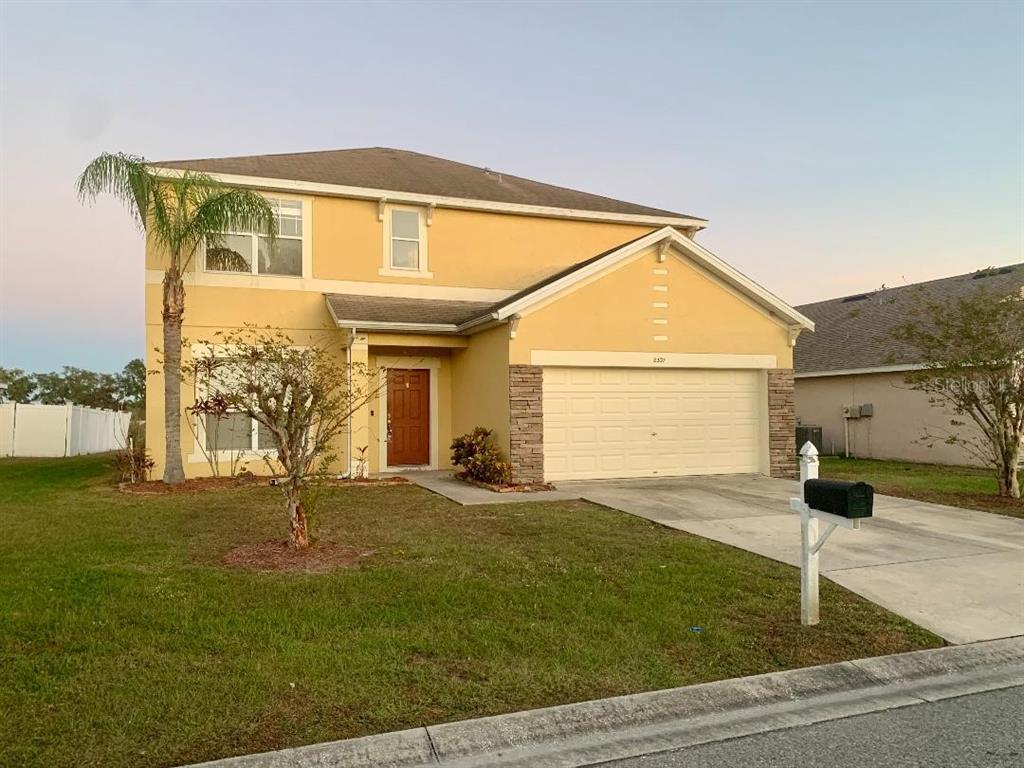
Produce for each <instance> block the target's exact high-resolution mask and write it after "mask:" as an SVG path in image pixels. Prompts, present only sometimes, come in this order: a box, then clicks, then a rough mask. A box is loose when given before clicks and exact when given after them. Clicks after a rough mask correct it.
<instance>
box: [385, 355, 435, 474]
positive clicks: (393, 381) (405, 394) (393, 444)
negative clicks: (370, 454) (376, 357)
mask: <svg viewBox="0 0 1024 768" xmlns="http://www.w3.org/2000/svg"><path fill="white" fill-rule="evenodd" d="M429 463H430V371H427V370H418V369H417V370H402V369H396V368H391V369H389V370H388V464H389V465H390V466H392V467H399V466H403V465H413V464H429Z"/></svg>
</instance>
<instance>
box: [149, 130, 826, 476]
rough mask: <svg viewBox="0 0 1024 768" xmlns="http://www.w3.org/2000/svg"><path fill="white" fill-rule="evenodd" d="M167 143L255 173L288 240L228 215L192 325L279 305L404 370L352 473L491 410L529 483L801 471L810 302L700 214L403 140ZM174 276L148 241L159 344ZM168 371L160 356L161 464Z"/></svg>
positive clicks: (190, 305)
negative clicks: (411, 146) (270, 238)
mask: <svg viewBox="0 0 1024 768" xmlns="http://www.w3.org/2000/svg"><path fill="white" fill-rule="evenodd" d="M156 165H157V166H158V167H159V168H161V169H163V172H164V173H167V174H174V173H180V172H181V171H182V169H186V168H191V169H198V170H202V171H205V172H207V173H210V174H212V175H214V176H216V177H217V178H219V179H220V180H221V181H223V182H225V183H228V184H232V185H238V186H243V187H249V188H253V189H257V190H259V191H260V192H261V193H263V194H265V195H266V196H267V197H268V198H269V199H270V200H271V201H272V203H273V205H274V206H275V208H276V209H277V211H278V215H279V230H280V236H279V238H278V240H277V241H276V244H275V245H274V246H273V247H270V246H269V245H268V244H267V243H266V242H265V241H264V240H263V238H261V237H259V236H258V235H256V234H253V233H246V232H238V233H232V234H230V235H229V236H228V238H227V245H228V247H229V248H230V249H231V250H232V251H233V252H234V253H236V254H238V255H240V256H241V257H242V258H241V259H237V258H236V259H234V260H232V261H231V262H230V263H225V262H224V261H223V260H218V259H215V258H212V257H210V256H209V255H208V254H199V255H198V257H197V259H196V260H195V263H193V264H191V265H190V269H189V272H188V273H187V275H186V278H185V283H186V312H185V325H184V328H183V336H184V338H185V339H187V340H190V341H192V342H195V341H197V340H202V339H207V338H210V337H211V336H212V334H213V333H215V332H216V331H218V330H228V329H231V328H236V327H239V326H241V325H243V324H244V323H255V324H258V325H270V326H274V327H279V328H281V329H282V330H284V331H285V332H286V333H288V334H289V335H290V336H291V337H292V338H293V339H295V340H296V342H297V343H300V342H302V341H303V340H307V342H308V341H309V340H316V341H320V342H324V341H330V342H332V343H336V344H337V347H338V350H339V353H338V354H339V358H338V359H339V368H338V378H339V385H341V384H342V381H343V375H344V368H345V366H344V361H345V360H346V358H347V359H349V360H352V361H355V362H363V363H366V364H367V365H368V366H370V367H371V368H378V367H379V368H386V369H387V374H386V375H387V385H386V386H385V387H383V388H382V390H381V394H380V397H379V399H378V400H377V401H375V402H372V403H370V404H369V405H368V406H367V407H366V408H363V409H362V410H360V411H359V412H357V413H356V415H355V417H354V418H353V420H352V424H351V429H350V433H349V434H348V435H346V437H345V440H344V441H343V442H344V444H343V445H340V446H339V447H338V453H339V455H340V457H341V459H340V466H339V471H340V472H345V471H349V470H350V469H351V468H352V467H353V466H354V465H355V464H356V459H357V457H358V455H359V453H360V451H359V449H365V450H364V454H365V456H366V459H367V462H368V470H369V471H370V472H383V471H390V470H393V469H398V468H414V467H418V468H445V467H448V466H449V450H448V447H449V445H450V443H451V440H452V438H453V436H457V435H460V434H462V433H465V432H468V431H469V430H471V429H472V428H473V427H475V426H478V425H479V426H484V427H488V428H491V429H493V430H494V431H495V434H496V437H497V441H498V444H499V446H500V447H501V449H502V450H503V451H504V452H505V454H506V455H507V456H508V457H509V460H510V462H511V464H512V467H513V474H514V478H515V479H516V480H517V481H519V482H537V481H541V480H548V481H552V480H555V481H557V480H565V479H584V478H615V477H651V476H672V475H687V474H715V473H718V474H723V473H763V474H771V475H774V476H790V475H791V474H792V473H793V471H794V468H795V455H794V423H795V421H794V412H793V345H794V343H795V341H796V338H797V336H798V335H799V333H800V332H801V331H802V330H803V329H812V328H813V324H812V323H811V321H810V320H808V319H807V318H806V317H804V316H803V315H801V314H800V313H799V312H797V311H796V310H794V309H793V308H792V307H790V306H789V305H787V304H786V303H785V302H783V301H782V300H780V299H779V298H777V297H775V296H773V295H772V294H771V293H769V292H768V291H767V290H765V289H764V288H762V287H760V286H759V285H757V284H755V283H754V282H753V281H751V280H750V279H748V278H746V277H744V276H743V275H742V274H740V273H739V272H737V271H736V270H735V269H733V268H732V267H730V266H729V265H728V264H726V263H724V262H723V261H721V260H720V259H718V258H717V257H716V256H714V255H713V254H712V253H710V252H709V251H708V250H707V249H706V248H704V247H703V246H701V245H700V244H699V243H698V242H696V241H695V237H696V235H697V233H698V232H699V231H700V230H701V229H703V228H704V227H705V226H706V225H707V221H705V220H704V219H700V218H696V217H693V216H687V215H683V214H678V213H673V212H670V211H665V210H659V209H655V208H650V207H647V206H642V205H635V204H632V203H627V202H622V201H619V200H613V199H610V198H606V197H601V196H598V195H591V194H587V193H583V192H578V191H575V190H570V189H565V188H561V187H555V186H551V185H548V184H542V183H539V182H535V181H530V180H528V179H523V178H518V177H515V176H510V175H508V174H505V173H499V172H496V171H492V170H490V169H487V168H478V167H474V166H469V165H464V164H462V163H456V162H452V161H449V160H443V159H440V158H436V157H430V156H427V155H422V154H418V153H414V152H405V151H400V150H394V149H385V148H372V149H350V150H339V151H329V152H309V153H300V154H287V155H262V156H250V157H233V158H222V159H209V160H189V161H177V162H166V163H158V164H156ZM161 278H162V272H161V263H160V257H159V254H158V253H156V251H155V250H154V249H153V248H147V271H146V327H147V348H148V349H150V350H153V349H154V348H156V347H158V346H159V344H160V340H161V335H160V328H161V317H160V309H161V287H160V281H161ZM184 353H185V355H186V356H187V355H188V354H189V348H188V346H187V345H186V349H185V350H184ZM150 357H151V359H150V360H148V361H147V362H148V366H149V367H150V369H158V368H159V363H158V361H157V360H156V359H155V358H156V355H155V353H153V352H151V353H150ZM185 389H187V385H186V387H185V388H183V393H182V399H183V402H184V403H186V404H187V403H188V402H189V399H190V397H191V390H190V389H188V391H184V390H185ZM162 391H163V382H162V380H161V377H159V376H151V377H150V378H149V382H148V392H147V410H148V413H147V429H148V432H147V445H148V446H149V448H150V450H151V452H152V454H153V457H154V459H155V460H156V462H157V469H156V472H157V474H159V473H160V472H161V471H162V469H163V459H164V456H163V450H164V448H163V446H164V435H163V419H162V417H161V414H162V409H163V402H162V400H163V395H162ZM182 419H183V421H182V443H183V451H182V452H183V461H184V464H185V468H186V474H188V475H190V476H196V475H202V474H206V473H208V472H209V467H208V465H207V462H206V460H205V458H204V456H203V451H202V450H201V449H202V447H203V446H202V445H201V441H203V440H204V436H203V432H204V427H203V424H201V423H199V424H197V423H195V422H194V421H192V422H190V421H189V417H188V416H187V415H183V417H182ZM237 434H238V435H240V437H239V438H238V439H239V440H240V441H241V443H239V445H236V446H235V447H236V448H239V447H240V448H244V449H248V450H250V451H251V452H252V454H253V455H254V456H258V455H259V454H260V453H261V452H262V451H265V450H266V449H267V446H266V445H261V436H260V434H259V431H258V430H257V429H255V428H252V429H251V430H249V428H248V427H245V428H244V429H242V430H241V431H239V432H238V433H237ZM242 444H244V445H242ZM252 465H253V467H252V468H253V469H254V470H258V464H257V463H256V462H252Z"/></svg>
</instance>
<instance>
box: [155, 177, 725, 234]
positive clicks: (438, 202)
mask: <svg viewBox="0 0 1024 768" xmlns="http://www.w3.org/2000/svg"><path fill="white" fill-rule="evenodd" d="M150 167H151V168H153V170H155V171H156V172H157V173H158V174H159V175H161V176H167V177H169V178H177V177H179V176H181V175H182V173H184V171H183V170H182V169H180V168H163V167H161V166H159V165H152V166H150ZM207 175H208V176H210V177H212V178H214V179H216V180H217V181H220V182H221V183H223V184H227V185H230V186H236V187H251V188H253V189H262V190H269V191H278V192H293V193H296V194H307V195H322V196H325V197H351V198H356V199H361V200H386V201H387V202H389V203H408V204H411V205H434V206H437V207H439V208H460V209H464V210H473V211H492V212H495V213H510V214H515V215H519V216H542V217H547V218H556V219H579V220H582V221H614V222H621V223H625V224H648V225H651V226H657V225H663V226H676V227H693V228H694V229H697V230H700V229H704V228H705V227H707V225H708V221H707V219H698V218H693V217H688V216H651V215H646V214H639V213H609V212H606V211H588V210H585V209H580V208H555V207H552V206H547V205H524V204H522V203H501V202H496V201H491V200H473V199H470V198H464V197H448V196H444V195H425V194H422V193H419V192H399V191H397V190H393V189H373V188H370V187H350V186H346V185H344V184H325V183H323V182H318V181H294V180H292V179H272V178H266V177H263V176H241V175H238V174H232V173H207Z"/></svg>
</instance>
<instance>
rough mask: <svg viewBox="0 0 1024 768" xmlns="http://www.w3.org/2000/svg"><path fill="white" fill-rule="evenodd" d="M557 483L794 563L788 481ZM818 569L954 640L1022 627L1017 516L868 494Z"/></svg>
mask: <svg viewBox="0 0 1024 768" xmlns="http://www.w3.org/2000/svg"><path fill="white" fill-rule="evenodd" d="M559 489H560V490H562V491H569V492H573V493H576V494H578V495H579V496H580V497H581V498H584V499H587V500H589V501H592V502H595V503H597V504H602V505H604V506H607V507H612V508H613V509H618V510H621V511H623V512H628V513H629V514H632V515H639V516H640V517H644V518H647V519H648V520H653V521H654V522H657V523H661V524H662V525H666V526H668V527H670V528H677V529H679V530H681V531H688V532H689V533H694V534H697V535H698V536H704V537H706V538H709V539H714V540H715V541H721V542H723V543H725V544H730V545H732V546H734V547H739V548H740V549H745V550H748V551H750V552H755V553H757V554H759V555H763V556H765V557H770V558H772V559H773V560H779V561H781V562H784V563H788V564H790V565H795V566H799V565H800V518H799V516H798V515H796V514H794V513H792V512H790V511H789V499H790V497H791V496H796V495H799V490H798V483H797V482H796V481H791V480H773V479H770V478H767V477H762V476H717V477H689V478H671V479H661V480H610V481H601V482H573V483H560V484H559ZM821 574H822V575H823V576H826V577H827V578H829V579H831V580H832V581H834V582H836V583H837V584H841V585H842V586H844V587H846V588H847V589H849V590H851V591H852V592H856V593H857V594H858V595H861V596H863V597H866V598H867V599H868V600H871V601H872V602H874V603H877V604H878V605H881V606H884V607H885V608H888V609H889V610H890V611H892V612H893V613H898V614H899V615H901V616H905V617H906V618H908V619H910V620H911V621H913V622H914V623H916V624H920V625H921V626H922V627H926V628H927V629H930V630H931V631H932V632H935V633H936V634H937V635H940V636H942V637H943V638H945V639H946V640H948V641H949V642H952V643H969V642H975V641H978V640H991V639H995V638H1000V637H1010V636H1013V635H1022V634H1024V520H1018V519H1014V518H1009V517H1002V516H999V515H994V514H990V513H987V512H975V511H973V510H968V509H959V508H956V507H945V506H941V505H938V504H928V503H925V502H920V501H913V500H910V499H898V498H894V497H892V496H875V507H874V517H873V518H872V519H871V520H869V521H867V522H865V523H864V525H862V526H861V529H860V530H859V531H851V530H844V529H838V530H836V531H835V532H834V533H833V534H832V536H831V538H830V539H829V540H828V543H827V544H826V545H825V547H824V548H823V549H822V550H821ZM828 610H829V609H828V604H827V603H823V604H822V606H821V611H822V614H827V613H828Z"/></svg>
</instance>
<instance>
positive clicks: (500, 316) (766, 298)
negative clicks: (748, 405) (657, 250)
mask: <svg viewBox="0 0 1024 768" xmlns="http://www.w3.org/2000/svg"><path fill="white" fill-rule="evenodd" d="M666 239H671V241H672V243H673V244H674V245H676V246H678V247H679V248H680V249H681V250H683V251H684V252H686V253H687V254H689V255H690V256H691V257H693V258H694V259H695V260H696V261H697V262H698V263H700V264H701V265H702V266H704V267H705V268H706V269H707V270H708V271H710V272H711V273H712V274H713V275H715V276H717V277H719V278H722V279H723V280H725V281H726V282H727V283H729V284H731V285H732V286H733V287H735V288H737V289H738V290H739V291H740V292H741V293H743V294H745V295H747V296H748V297H750V298H751V299H753V300H754V301H755V302H756V303H757V304H760V305H761V306H762V307H765V308H766V309H768V310H769V311H771V312H774V313H775V314H776V315H778V316H780V317H781V318H782V319H784V320H786V321H788V322H790V323H792V324H793V325H796V326H799V327H801V328H806V329H807V330H810V331H813V330H814V322H813V321H812V320H810V319H809V318H807V317H804V316H803V315H802V314H800V313H799V312H797V311H796V310H795V309H793V307H791V306H790V305H789V304H787V303H786V302H784V301H783V300H782V299H780V298H779V297H777V296H775V295H774V294H772V293H770V292H769V291H767V290H765V289H764V288H762V287H761V286H759V285H758V284H757V283H755V282H754V281H753V280H751V279H750V278H748V277H747V276H746V275H743V274H742V273H740V272H738V271H736V270H735V269H733V268H732V267H730V266H729V265H728V264H726V263H725V262H724V261H722V260H721V259H719V258H718V257H717V256H715V255H714V254H713V253H711V252H710V251H709V250H707V249H706V248H702V247H701V246H699V245H697V244H696V243H695V242H694V241H693V240H691V239H690V238H688V237H685V236H683V235H682V234H680V233H679V232H678V231H677V230H675V229H673V228H672V227H663V228H661V229H659V230H656V231H654V232H651V233H650V234H648V235H645V236H644V237H641V238H640V239H639V240H635V241H633V242H632V243H629V244H628V245H624V246H622V247H621V248H619V249H618V250H616V251H612V252H611V253H609V254H608V255H607V256H605V257H604V258H602V259H598V260H597V261H595V262H593V263H591V264H588V265H587V266H585V267H582V268H581V269H578V270H576V271H575V272H572V273H571V274H568V275H566V276H565V277H563V278H561V279H559V280H555V281H554V282H552V283H548V284H547V285H545V286H543V287H541V288H538V289H537V290H536V291H534V292H533V293H531V294H529V295H527V296H524V297H523V298H521V299H519V300H518V301H514V302H512V303H511V304H508V305H506V306H504V307H502V308H501V309H499V310H498V311H497V314H496V317H495V319H497V320H504V319H505V318H507V317H509V316H511V315H515V314H518V313H520V312H522V311H524V310H525V309H527V308H528V307H530V306H532V305H533V304H536V303H537V302H539V301H543V300H544V299H546V298H548V297H550V296H553V295H555V294H557V293H559V292H561V291H563V290H565V289H567V288H571V287H572V286H573V285H575V284H576V283H578V282H580V281H581V280H585V279H586V278H588V277H590V276H592V275H594V274H597V273H598V272H602V271H603V270H605V269H608V268H609V267H611V266H614V265H615V264H618V263H619V262H621V261H623V260H625V259H628V258H630V257H631V256H634V255H635V254H637V253H639V252H640V251H642V250H644V249H646V248H649V247H651V246H652V245H655V244H656V243H659V242H662V241H663V240H666Z"/></svg>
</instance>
